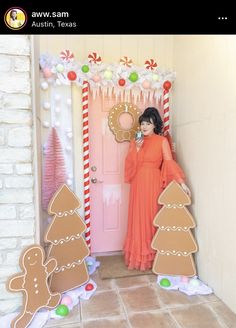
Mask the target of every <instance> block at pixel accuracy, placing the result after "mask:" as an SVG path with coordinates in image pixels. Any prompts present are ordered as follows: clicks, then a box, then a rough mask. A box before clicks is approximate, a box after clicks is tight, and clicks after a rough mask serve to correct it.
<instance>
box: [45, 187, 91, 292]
mask: <svg viewBox="0 0 236 328" xmlns="http://www.w3.org/2000/svg"><path fill="white" fill-rule="evenodd" d="M79 207H80V201H79V199H78V198H77V196H76V195H75V194H74V193H73V192H72V191H71V190H70V188H69V187H68V186H67V185H66V184H63V185H62V186H61V187H60V188H59V189H58V191H57V192H56V193H55V195H54V196H53V197H52V199H51V201H50V203H49V206H48V213H49V214H54V217H53V220H52V222H51V224H50V226H49V227H48V230H47V232H46V234H45V241H46V242H49V243H51V246H50V248H49V252H48V256H50V257H53V258H55V259H56V260H57V267H56V270H55V271H54V272H53V274H52V276H51V278H50V288H51V290H52V291H54V292H60V293H64V292H66V291H68V290H70V289H73V288H76V287H79V286H81V285H83V284H85V283H86V282H87V281H88V280H89V274H88V270H87V265H86V262H85V259H86V257H87V256H88V255H89V253H90V251H89V248H88V246H87V244H86V242H85V240H84V238H83V235H82V234H83V232H85V230H86V225H85V223H84V221H83V220H82V218H81V217H80V216H79V214H78V213H77V212H76V209H77V208H79Z"/></svg>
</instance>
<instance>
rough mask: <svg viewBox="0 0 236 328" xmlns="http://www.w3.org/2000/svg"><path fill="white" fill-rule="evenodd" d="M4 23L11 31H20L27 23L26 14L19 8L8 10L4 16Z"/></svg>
mask: <svg viewBox="0 0 236 328" xmlns="http://www.w3.org/2000/svg"><path fill="white" fill-rule="evenodd" d="M4 21H5V24H6V26H7V27H9V28H10V29H12V30H20V29H22V28H23V27H24V26H25V24H26V23H27V14H26V12H25V11H24V9H22V8H20V7H12V8H10V9H8V10H7V11H6V13H5V15H4Z"/></svg>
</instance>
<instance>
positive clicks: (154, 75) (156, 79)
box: [152, 73, 159, 82]
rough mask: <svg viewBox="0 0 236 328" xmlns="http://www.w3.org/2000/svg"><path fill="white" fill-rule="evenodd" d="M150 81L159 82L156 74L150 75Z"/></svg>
mask: <svg viewBox="0 0 236 328" xmlns="http://www.w3.org/2000/svg"><path fill="white" fill-rule="evenodd" d="M152 79H153V81H155V82H156V81H158V80H159V75H157V74H155V73H154V74H152Z"/></svg>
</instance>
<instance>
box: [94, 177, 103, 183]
mask: <svg viewBox="0 0 236 328" xmlns="http://www.w3.org/2000/svg"><path fill="white" fill-rule="evenodd" d="M91 182H92V183H102V182H103V181H101V180H98V179H97V178H92V179H91Z"/></svg>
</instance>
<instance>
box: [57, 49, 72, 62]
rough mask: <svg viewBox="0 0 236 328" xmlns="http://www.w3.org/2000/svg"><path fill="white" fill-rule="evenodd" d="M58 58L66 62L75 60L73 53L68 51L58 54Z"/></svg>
mask: <svg viewBox="0 0 236 328" xmlns="http://www.w3.org/2000/svg"><path fill="white" fill-rule="evenodd" d="M60 58H61V59H62V60H64V61H67V62H70V61H73V60H74V59H75V58H74V54H73V52H71V51H70V50H63V51H62V52H61V53H60Z"/></svg>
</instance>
